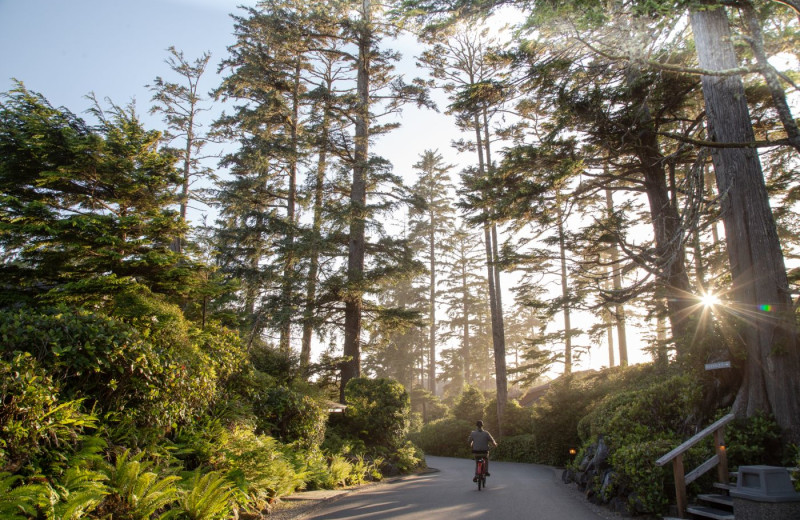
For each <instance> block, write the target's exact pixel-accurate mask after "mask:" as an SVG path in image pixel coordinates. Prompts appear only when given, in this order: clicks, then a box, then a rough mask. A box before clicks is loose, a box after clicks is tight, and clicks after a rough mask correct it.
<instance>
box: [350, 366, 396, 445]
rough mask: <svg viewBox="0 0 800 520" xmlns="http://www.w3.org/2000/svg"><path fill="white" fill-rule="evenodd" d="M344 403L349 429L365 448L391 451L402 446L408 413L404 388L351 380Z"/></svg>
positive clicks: (387, 381) (385, 382)
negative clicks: (377, 447)
mask: <svg viewBox="0 0 800 520" xmlns="http://www.w3.org/2000/svg"><path fill="white" fill-rule="evenodd" d="M345 400H346V402H347V409H346V411H345V419H346V421H347V422H348V427H349V428H350V430H351V431H352V432H353V433H354V434H355V435H356V436H357V437H358V438H360V439H362V440H363V441H364V442H365V443H366V444H367V446H380V447H383V448H387V449H390V450H393V449H395V448H399V447H400V446H402V445H403V442H404V440H405V436H406V433H407V432H408V427H409V416H410V411H411V404H410V400H409V397H408V393H407V392H406V390H405V388H404V387H403V385H401V384H400V383H398V382H397V381H394V380H392V379H367V378H363V377H362V378H356V379H351V380H350V381H349V382H348V383H347V387H346V388H345Z"/></svg>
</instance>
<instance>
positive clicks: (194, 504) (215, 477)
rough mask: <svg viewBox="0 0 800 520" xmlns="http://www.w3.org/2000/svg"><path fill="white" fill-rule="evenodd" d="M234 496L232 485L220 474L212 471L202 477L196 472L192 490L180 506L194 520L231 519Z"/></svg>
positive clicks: (182, 499) (184, 496) (183, 498)
mask: <svg viewBox="0 0 800 520" xmlns="http://www.w3.org/2000/svg"><path fill="white" fill-rule="evenodd" d="M234 494H235V490H234V488H233V485H232V483H231V482H230V481H229V480H228V479H227V478H225V476H224V475H222V474H221V473H220V472H218V471H212V472H210V473H207V474H205V475H203V476H202V477H201V476H200V472H199V471H196V472H194V477H193V479H192V484H191V489H190V490H189V491H188V492H187V493H186V494H184V495H183V497H182V498H181V501H180V504H181V507H182V508H183V510H184V512H185V513H186V515H187V516H188V517H189V518H190V519H192V520H214V519H217V518H229V517H230V516H231V511H232V508H233V504H232V502H233V498H234Z"/></svg>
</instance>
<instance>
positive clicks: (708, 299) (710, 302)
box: [700, 293, 720, 307]
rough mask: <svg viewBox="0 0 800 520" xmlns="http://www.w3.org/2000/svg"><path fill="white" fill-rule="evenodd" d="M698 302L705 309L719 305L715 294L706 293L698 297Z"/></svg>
mask: <svg viewBox="0 0 800 520" xmlns="http://www.w3.org/2000/svg"><path fill="white" fill-rule="evenodd" d="M700 302H701V303H702V304H703V305H704V306H706V307H713V306H715V305H719V303H720V301H719V297H718V296H717V295H716V294H712V293H707V294H704V295H702V296H701V297H700Z"/></svg>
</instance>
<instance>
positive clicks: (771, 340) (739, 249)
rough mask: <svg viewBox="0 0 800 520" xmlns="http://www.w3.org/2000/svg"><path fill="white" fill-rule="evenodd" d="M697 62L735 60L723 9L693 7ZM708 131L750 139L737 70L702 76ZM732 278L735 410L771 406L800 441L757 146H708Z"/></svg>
mask: <svg viewBox="0 0 800 520" xmlns="http://www.w3.org/2000/svg"><path fill="white" fill-rule="evenodd" d="M691 24H692V30H693V32H694V37H695V43H696V47H697V54H698V58H699V62H700V67H701V68H703V69H705V70H709V71H724V70H731V69H734V68H736V67H737V65H738V62H737V58H736V54H735V51H734V48H733V44H732V42H731V33H730V27H729V25H728V18H727V14H726V12H725V9H724V8H722V7H719V6H706V8H703V9H700V8H697V9H694V10H692V12H691ZM702 84H703V95H704V97H705V103H706V110H707V113H708V120H709V128H710V132H711V138H712V140H713V141H716V142H718V143H743V144H746V143H753V142H754V140H755V136H754V132H753V128H752V123H751V120H750V113H749V110H748V107H747V100H746V98H745V92H744V85H743V82H742V79H741V77H740V76H738V75H719V76H714V75H707V76H703V78H702ZM712 159H713V164H714V171H715V174H716V179H717V187H718V189H719V193H720V204H721V210H722V218H723V222H724V224H725V234H726V237H727V246H728V257H729V261H730V270H731V275H732V278H733V288H732V294H731V307H730V309H729V310H730V313H729V316H730V317H733V318H735V319H736V320H737V321H738V324H739V326H740V329H741V337H742V339H743V341H744V348H745V355H746V359H745V369H744V380H743V383H742V387H741V388H740V390H739V394H738V396H737V399H736V403H735V404H734V411H735V412H736V413H737V414H738V415H740V416H746V417H749V416H751V415H754V414H756V413H760V412H771V413H773V414H774V415H775V418H776V420H777V422H778V424H779V425H780V426H781V427H782V428H783V429H784V432H785V435H786V438H787V440H790V441H793V442H795V443H797V442H800V378H798V374H800V352H798V344H797V329H796V325H795V319H794V312H793V307H792V301H791V296H790V293H789V287H788V280H787V276H786V267H785V265H784V261H783V254H782V252H781V247H780V242H779V239H778V234H777V230H776V226H775V222H774V219H773V216H772V212H771V209H770V205H769V199H768V195H767V190H766V186H765V183H764V176H763V173H762V171H761V163H760V161H759V157H758V153H757V150H756V149H755V148H754V147H752V146H746V145H743V146H741V147H724V148H714V151H713V154H712Z"/></svg>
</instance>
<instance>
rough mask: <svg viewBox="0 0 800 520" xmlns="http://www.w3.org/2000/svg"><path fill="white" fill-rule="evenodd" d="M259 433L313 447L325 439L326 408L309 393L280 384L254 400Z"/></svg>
mask: <svg viewBox="0 0 800 520" xmlns="http://www.w3.org/2000/svg"><path fill="white" fill-rule="evenodd" d="M253 412H254V413H255V414H256V418H257V422H256V425H257V432H258V433H268V434H270V435H272V436H273V437H275V438H277V439H279V440H281V441H283V442H295V441H297V442H299V443H300V445H301V446H304V447H306V448H309V447H311V446H319V445H320V444H321V443H322V441H323V439H324V438H325V422H326V420H327V418H328V412H327V409H326V408H325V407H323V406H322V405H321V404H320V403H318V402H317V401H315V400H314V399H313V398H311V397H310V396H308V395H305V394H302V393H300V392H298V391H296V390H292V389H291V388H287V387H284V386H278V387H273V388H269V389H267V390H266V391H264V392H263V393H260V394H259V395H258V396H257V397H256V399H255V400H254V402H253Z"/></svg>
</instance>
